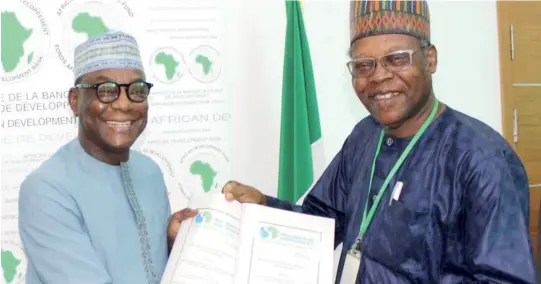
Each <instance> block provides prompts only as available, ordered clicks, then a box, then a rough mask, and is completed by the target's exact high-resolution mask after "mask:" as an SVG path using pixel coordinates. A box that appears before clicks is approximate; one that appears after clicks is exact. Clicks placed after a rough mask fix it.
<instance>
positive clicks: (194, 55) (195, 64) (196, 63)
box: [188, 45, 222, 83]
mask: <svg viewBox="0 0 541 284" xmlns="http://www.w3.org/2000/svg"><path fill="white" fill-rule="evenodd" d="M188 65H189V66H190V73H191V74H192V76H193V77H194V79H195V80H197V81H199V82H201V83H211V82H214V81H215V80H216V79H218V77H219V76H220V73H221V72H222V63H221V60H220V54H219V53H218V51H217V50H216V49H215V48H213V47H211V46H207V45H202V46H198V47H196V48H195V49H194V50H193V51H192V52H191V53H190V57H189V59H188Z"/></svg>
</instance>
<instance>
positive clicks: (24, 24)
mask: <svg viewBox="0 0 541 284" xmlns="http://www.w3.org/2000/svg"><path fill="white" fill-rule="evenodd" d="M0 17H1V31H0V34H1V39H0V49H1V63H2V64H1V65H2V76H1V77H2V83H8V84H9V83H16V82H20V81H22V80H24V79H25V78H27V77H28V76H30V75H32V74H34V73H35V72H36V71H37V70H38V69H39V67H40V66H41V65H42V63H43V61H44V59H45V57H46V55H47V53H48V51H49V45H50V36H49V27H48V26H47V22H46V21H45V18H44V17H43V14H42V13H41V10H39V8H38V7H37V6H36V4H34V3H33V2H31V1H28V0H2V12H1V16H0Z"/></svg>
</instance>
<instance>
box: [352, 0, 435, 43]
mask: <svg viewBox="0 0 541 284" xmlns="http://www.w3.org/2000/svg"><path fill="white" fill-rule="evenodd" d="M350 5H351V6H350V44H353V42H354V41H356V40H357V39H359V38H363V37H367V36H374V35H380V34H407V35H411V36H414V37H417V38H419V39H421V40H426V41H428V42H430V13H429V11H428V3H427V2H426V1H425V0H396V1H393V0H357V1H352V2H351V4H350Z"/></svg>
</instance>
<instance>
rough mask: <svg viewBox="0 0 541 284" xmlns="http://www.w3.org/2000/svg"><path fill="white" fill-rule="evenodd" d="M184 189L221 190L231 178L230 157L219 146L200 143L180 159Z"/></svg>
mask: <svg viewBox="0 0 541 284" xmlns="http://www.w3.org/2000/svg"><path fill="white" fill-rule="evenodd" d="M180 165H181V167H180V169H181V174H180V177H181V179H182V182H181V187H182V189H181V190H182V191H183V192H186V193H188V194H190V195H191V193H192V192H194V191H199V192H201V191H202V192H205V193H207V192H211V191H215V192H221V190H222V187H223V186H224V184H225V182H227V181H228V179H229V159H228V158H227V156H226V155H225V153H224V152H223V151H222V150H221V149H220V148H218V147H215V146H212V145H199V146H196V147H194V148H192V149H190V150H189V151H188V152H186V154H184V156H183V157H182V158H181V159H180Z"/></svg>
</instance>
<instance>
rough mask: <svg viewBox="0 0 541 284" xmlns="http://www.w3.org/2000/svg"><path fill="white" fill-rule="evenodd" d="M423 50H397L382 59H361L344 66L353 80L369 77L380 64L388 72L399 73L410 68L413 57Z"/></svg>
mask: <svg viewBox="0 0 541 284" xmlns="http://www.w3.org/2000/svg"><path fill="white" fill-rule="evenodd" d="M422 49H423V48H420V49H417V50H399V51H393V52H391V53H388V54H386V55H384V56H382V57H378V58H372V57H362V58H355V59H353V60H351V61H349V62H348V63H347V64H346V65H347V67H348V70H349V73H351V75H352V76H353V77H355V78H366V77H370V76H372V75H373V74H374V72H375V71H376V64H378V63H379V64H381V66H383V68H385V69H386V70H387V71H389V72H400V71H405V70H407V69H408V68H410V66H411V64H412V63H413V55H414V54H415V53H417V52H419V51H420V50H422Z"/></svg>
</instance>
